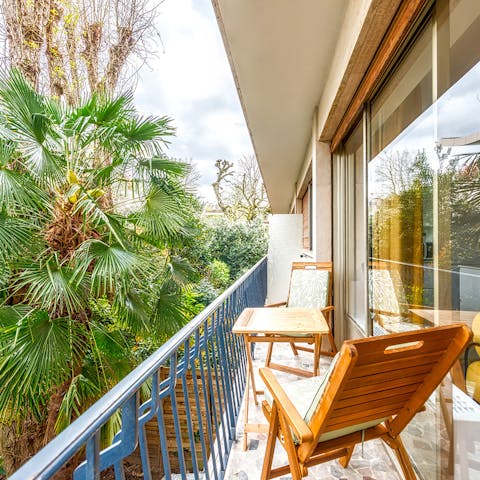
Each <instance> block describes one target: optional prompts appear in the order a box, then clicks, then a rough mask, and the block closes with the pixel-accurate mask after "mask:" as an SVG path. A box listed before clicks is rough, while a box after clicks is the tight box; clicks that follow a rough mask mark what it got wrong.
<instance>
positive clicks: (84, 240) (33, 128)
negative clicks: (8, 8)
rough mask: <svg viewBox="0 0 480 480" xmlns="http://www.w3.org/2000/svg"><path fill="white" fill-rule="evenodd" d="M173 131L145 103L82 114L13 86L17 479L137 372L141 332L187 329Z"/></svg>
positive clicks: (10, 383) (9, 453)
mask: <svg viewBox="0 0 480 480" xmlns="http://www.w3.org/2000/svg"><path fill="white" fill-rule="evenodd" d="M172 134H173V129H172V127H171V126H170V120H169V119H168V118H165V117H162V118H153V117H148V118H143V117H140V116H139V115H137V113H136V112H135V109H134V107H133V105H132V97H131V95H123V96H119V97H117V98H113V99H109V98H104V97H101V96H93V97H92V98H90V99H88V100H86V101H85V102H84V103H83V104H82V105H81V106H79V107H71V106H67V105H65V104H63V103H60V102H58V101H55V100H52V99H50V98H46V97H44V96H42V95H40V94H38V93H36V92H35V91H34V90H33V88H32V87H31V86H30V85H29V84H28V82H26V81H25V80H24V78H23V77H22V76H21V75H20V74H19V73H18V72H16V71H13V72H11V73H10V74H9V75H8V76H6V77H4V78H3V79H1V81H0V202H1V210H0V300H1V303H0V385H1V389H0V424H1V427H2V428H1V431H0V435H1V437H0V456H1V457H3V460H4V468H5V469H6V470H7V473H8V472H9V471H12V470H15V469H16V468H18V466H19V465H20V464H21V463H22V462H23V461H24V460H25V459H26V458H28V457H29V456H30V455H31V454H32V453H34V452H35V451H36V450H37V449H38V448H39V447H40V446H41V445H42V444H44V443H46V442H48V441H49V440H50V439H51V438H52V437H53V436H54V434H55V433H56V432H58V431H59V430H61V429H62V428H64V427H65V426H66V425H68V423H69V422H70V421H71V419H72V418H73V417H75V416H77V415H78V414H79V413H81V411H82V410H84V409H85V408H86V407H87V406H88V405H90V404H91V403H92V402H93V401H94V400H95V399H96V398H98V397H99V396H100V395H101V394H102V393H103V392H105V390H107V389H108V388H110V387H111V386H112V385H113V384H114V383H115V382H116V381H117V380H118V379H119V378H120V377H122V376H123V375H124V374H125V373H126V372H127V371H128V370H129V369H130V368H131V367H132V365H133V364H134V363H135V359H136V356H135V355H134V354H133V353H132V347H133V350H135V346H136V345H135V344H136V339H137V340H138V337H139V336H140V337H141V336H144V337H146V336H148V335H153V334H154V332H160V333H164V334H165V333H169V332H171V331H173V330H175V329H176V328H178V325H179V323H181V322H182V321H184V319H185V314H186V312H185V311H184V309H183V308H182V305H181V303H179V301H178V300H179V295H180V294H181V291H182V286H183V284H182V281H183V280H184V275H183V274H184V273H185V269H183V270H182V269H181V268H180V269H178V268H177V269H175V268H173V267H174V266H175V262H177V260H176V259H174V258H171V256H170V254H169V252H170V249H169V245H171V244H172V243H173V242H174V241H175V239H176V238H178V237H179V236H183V235H187V234H188V232H187V231H186V229H185V225H186V222H187V220H188V218H187V217H188V202H189V194H188V192H186V190H185V187H184V182H183V177H184V175H185V174H186V167H185V165H182V164H180V163H178V162H174V161H171V160H169V159H167V158H166V157H165V155H164V154H163V151H162V148H163V147H164V145H165V143H166V141H167V139H168V137H169V136H171V135H172ZM172 265H173V267H172ZM180 266H181V263H180ZM176 271H177V272H178V271H180V272H181V274H180V275H175V272H176ZM165 319H168V322H166V321H165ZM21 432H24V433H23V434H21ZM25 432H28V433H25Z"/></svg>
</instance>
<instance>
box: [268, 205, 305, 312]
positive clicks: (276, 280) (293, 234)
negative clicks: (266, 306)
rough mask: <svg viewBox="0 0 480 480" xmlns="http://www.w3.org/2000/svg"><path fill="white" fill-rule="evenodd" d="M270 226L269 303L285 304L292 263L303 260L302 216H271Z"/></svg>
mask: <svg viewBox="0 0 480 480" xmlns="http://www.w3.org/2000/svg"><path fill="white" fill-rule="evenodd" d="M268 224H269V243H268V266H267V272H268V277H267V303H276V302H283V301H285V300H286V299H287V295H288V285H289V282H290V270H291V267H292V262H296V261H301V260H302V258H301V257H300V255H301V254H302V250H303V245H302V232H303V230H302V215H300V214H291V215H288V214H279V215H270V217H269V222H268Z"/></svg>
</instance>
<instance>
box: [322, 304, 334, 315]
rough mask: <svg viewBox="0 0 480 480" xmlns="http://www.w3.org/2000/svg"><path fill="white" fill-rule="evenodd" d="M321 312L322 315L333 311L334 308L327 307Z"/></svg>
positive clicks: (331, 306)
mask: <svg viewBox="0 0 480 480" xmlns="http://www.w3.org/2000/svg"><path fill="white" fill-rule="evenodd" d="M321 310H322V312H323V313H327V312H331V311H333V310H335V307H334V306H333V305H329V306H328V307H325V308H322V309H321Z"/></svg>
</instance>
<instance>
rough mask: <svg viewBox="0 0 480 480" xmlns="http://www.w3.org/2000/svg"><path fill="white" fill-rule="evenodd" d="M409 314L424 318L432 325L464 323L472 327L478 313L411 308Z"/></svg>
mask: <svg viewBox="0 0 480 480" xmlns="http://www.w3.org/2000/svg"><path fill="white" fill-rule="evenodd" d="M409 312H411V313H413V314H414V315H417V316H418V317H421V318H423V319H424V320H426V321H427V322H428V323H430V324H432V325H449V324H451V323H455V322H463V323H466V324H467V325H468V326H470V327H471V326H472V322H473V319H474V318H475V316H476V315H477V314H478V312H471V311H468V310H434V309H427V308H410V309H409Z"/></svg>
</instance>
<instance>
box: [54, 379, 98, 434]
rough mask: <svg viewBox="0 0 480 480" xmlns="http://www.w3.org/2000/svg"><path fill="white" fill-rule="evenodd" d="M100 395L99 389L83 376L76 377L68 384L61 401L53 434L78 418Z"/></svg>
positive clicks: (94, 383)
mask: <svg viewBox="0 0 480 480" xmlns="http://www.w3.org/2000/svg"><path fill="white" fill-rule="evenodd" d="M100 394H101V389H100V387H99V386H98V385H97V384H96V382H94V381H93V380H91V379H90V378H87V377H85V376H84V375H83V374H80V375H77V376H76V377H74V378H73V380H72V382H71V383H70V385H69V387H68V389H67V391H66V393H65V396H64V397H63V399H62V403H61V405H60V409H59V411H58V416H57V420H56V422H55V432H56V433H60V432H61V431H62V430H64V429H65V428H66V427H68V425H70V423H71V422H72V420H73V419H74V418H75V417H78V416H79V415H80V414H81V413H82V411H83V410H84V409H85V406H87V405H88V404H89V403H91V402H92V400H95V399H96V398H97V397H98V396H99V395H100Z"/></svg>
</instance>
